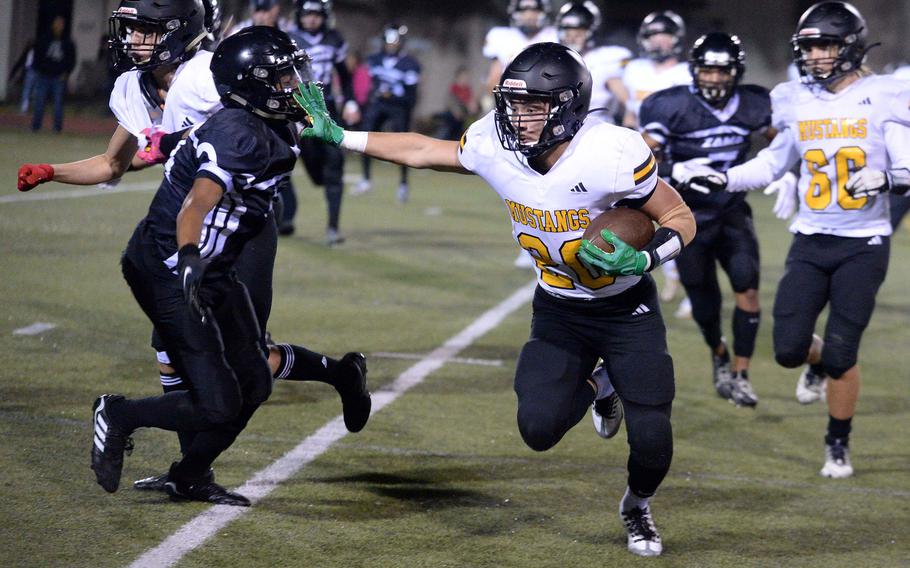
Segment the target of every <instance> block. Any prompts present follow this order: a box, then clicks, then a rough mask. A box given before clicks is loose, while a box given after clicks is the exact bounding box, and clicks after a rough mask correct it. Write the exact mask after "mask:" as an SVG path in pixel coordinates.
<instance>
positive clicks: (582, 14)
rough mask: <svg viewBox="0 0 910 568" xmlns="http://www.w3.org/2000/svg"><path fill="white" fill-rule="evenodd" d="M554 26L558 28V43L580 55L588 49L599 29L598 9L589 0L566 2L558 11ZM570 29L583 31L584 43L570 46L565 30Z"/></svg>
mask: <svg viewBox="0 0 910 568" xmlns="http://www.w3.org/2000/svg"><path fill="white" fill-rule="evenodd" d="M556 25H557V27H558V28H559V43H561V44H563V45H565V46H567V47H571V48H572V49H574V50H575V51H577V52H579V53H580V52H581V51H582V50H584V49H586V48H588V47H590V45H591V43H592V41H593V38H594V34H595V33H596V32H597V29H598V28H599V27H600V9H598V7H597V4H595V3H594V2H592V1H591V0H585V1H584V2H568V3H566V4H563V6H562V8H560V9H559V14H558V15H557V16H556ZM570 29H582V30H585V32H586V35H585V39H584V43H582V44H580V45H572V44H570V42H569V41H568V38H567V37H566V30H570Z"/></svg>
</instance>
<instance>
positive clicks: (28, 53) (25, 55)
mask: <svg viewBox="0 0 910 568" xmlns="http://www.w3.org/2000/svg"><path fill="white" fill-rule="evenodd" d="M34 62H35V42H34V41H30V42H28V44H26V46H25V49H23V50H22V55H20V56H19V59H17V60H16V63H15V64H14V65H13V69H12V70H11V71H10V72H9V77H8V78H7V81H8V82H9V83H11V84H12V83H15V82H17V81H18V80H19V79H18V77H17V75H19V72H20V71H21V72H22V98H21V99H20V102H19V112H21V113H22V114H25V113H27V112H28V107H29V104H31V100H32V92H33V91H34V87H35V70H34V67H33V64H34Z"/></svg>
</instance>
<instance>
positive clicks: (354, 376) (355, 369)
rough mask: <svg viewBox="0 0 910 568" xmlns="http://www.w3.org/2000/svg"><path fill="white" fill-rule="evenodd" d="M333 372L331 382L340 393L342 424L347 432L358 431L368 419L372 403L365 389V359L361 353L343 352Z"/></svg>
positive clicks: (368, 392)
mask: <svg viewBox="0 0 910 568" xmlns="http://www.w3.org/2000/svg"><path fill="white" fill-rule="evenodd" d="M334 374H335V376H334V377H333V380H332V384H333V385H335V390H337V391H338V394H340V395H341V407H342V412H343V413H344V425H345V427H346V428H347V429H348V432H360V431H361V430H363V427H364V426H366V425H367V420H369V419H370V408H371V407H372V404H373V403H372V401H371V399H370V391H369V390H367V359H366V357H364V356H363V353H345V355H344V357H342V358H341V360H340V361H338V364H337V365H336V366H335V371H334Z"/></svg>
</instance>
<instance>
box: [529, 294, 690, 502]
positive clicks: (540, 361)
mask: <svg viewBox="0 0 910 568" xmlns="http://www.w3.org/2000/svg"><path fill="white" fill-rule="evenodd" d="M533 311H534V315H533V319H532V322H531V337H530V339H529V341H528V342H527V343H526V344H525V345H524V347H523V348H522V350H521V354H520V355H519V358H518V365H517V368H516V371H515V393H516V395H517V396H518V429H519V431H520V432H521V436H522V438H523V439H524V441H525V443H526V444H527V445H528V446H529V447H531V448H532V449H534V450H536V451H544V450H547V449H549V448H551V447H553V446H554V445H556V443H557V442H559V440H561V439H562V437H563V436H564V435H565V434H566V432H568V431H569V430H570V429H571V428H572V427H573V426H575V425H576V424H577V423H578V422H579V421H580V420H581V419H582V418H583V417H584V415H585V413H586V412H587V410H588V408H589V407H590V406H591V403H592V402H593V401H594V390H593V389H592V388H591V386H590V384H588V382H587V380H588V379H589V378H590V377H591V372H592V371H593V369H594V365H595V363H596V362H597V358H598V357H602V358H603V360H604V365H605V366H606V369H607V372H608V373H609V375H610V379H611V381H612V383H613V386H614V387H615V389H616V392H617V393H618V394H619V396H620V399H621V400H622V402H623V408H624V411H625V415H626V418H625V420H626V428H627V432H628V443H629V449H630V452H629V461H628V471H629V479H628V482H629V487H630V488H631V489H632V490H633V491H634V492H635V493H636V494H637V495H639V496H642V497H647V496H650V495H653V494H654V492H655V491H656V490H657V487H658V485H660V483H661V481H662V480H663V478H664V476H665V475H666V474H667V471H669V469H670V462H671V459H672V456H673V431H672V427H671V425H670V409H671V404H672V401H673V397H674V394H675V386H674V379H673V361H672V359H671V358H670V355H669V353H668V352H667V343H666V329H665V327H664V323H663V319H662V318H661V314H660V305H659V302H658V299H657V293H656V288H655V286H654V281H653V280H652V279H651V277H650V276H645V277H643V278H642V280H641V281H640V282H639V283H638V284H636V285H635V286H633V287H632V288H631V289H629V290H626V291H625V292H623V293H621V294H618V295H616V296H614V297H610V298H605V299H598V300H571V299H565V298H557V297H555V296H552V295H551V294H549V293H547V292H545V291H543V290H542V289H541V288H538V289H537V291H536V293H535V295H534V303H533ZM636 312H637V314H636Z"/></svg>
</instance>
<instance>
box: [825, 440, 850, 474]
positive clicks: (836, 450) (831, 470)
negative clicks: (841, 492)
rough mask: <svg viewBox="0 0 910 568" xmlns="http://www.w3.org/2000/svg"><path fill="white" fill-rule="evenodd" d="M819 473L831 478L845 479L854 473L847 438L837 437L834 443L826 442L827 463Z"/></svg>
mask: <svg viewBox="0 0 910 568" xmlns="http://www.w3.org/2000/svg"><path fill="white" fill-rule="evenodd" d="M819 474H820V475H821V476H822V477H828V478H830V479H844V478H846V477H850V476H852V475H853V464H851V463H850V448H848V447H847V444H846V441H845V440H841V439H835V440H834V443H833V444H827V443H826V444H825V465H824V466H823V467H822V470H821V471H820V472H819Z"/></svg>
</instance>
